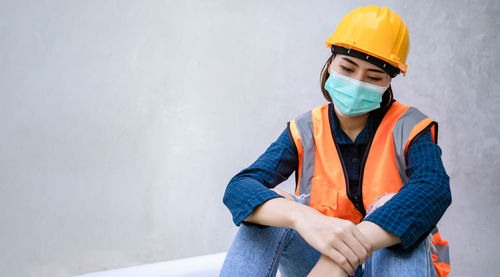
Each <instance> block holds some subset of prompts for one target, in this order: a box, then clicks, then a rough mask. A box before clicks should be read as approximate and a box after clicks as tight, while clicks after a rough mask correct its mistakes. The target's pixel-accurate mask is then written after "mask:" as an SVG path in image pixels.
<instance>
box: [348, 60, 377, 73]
mask: <svg viewBox="0 0 500 277" xmlns="http://www.w3.org/2000/svg"><path fill="white" fill-rule="evenodd" d="M342 59H343V60H345V61H347V62H349V63H351V64H353V65H354V66H356V67H359V65H358V64H357V63H355V62H354V61H353V60H351V59H349V58H346V57H342ZM366 71H374V72H379V73H385V71H383V70H380V69H375V68H369V69H367V70H366Z"/></svg>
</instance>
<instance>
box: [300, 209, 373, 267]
mask: <svg viewBox="0 0 500 277" xmlns="http://www.w3.org/2000/svg"><path fill="white" fill-rule="evenodd" d="M293 222H294V224H293V225H294V226H293V228H294V229H295V230H296V231H297V232H299V234H300V235H301V236H302V238H304V240H306V241H307V242H308V243H309V245H311V246H312V247H314V248H315V249H316V250H318V251H319V252H321V253H322V254H324V255H326V256H328V257H329V258H330V259H332V260H333V261H334V262H335V263H337V264H338V265H339V266H341V267H342V268H343V269H344V270H345V271H346V272H348V273H350V274H352V273H354V270H355V269H356V268H357V267H358V266H359V265H361V264H363V263H364V262H365V260H366V259H367V258H368V257H370V256H371V253H372V249H373V248H372V245H371V243H370V241H369V240H368V239H367V238H366V237H365V236H364V235H363V234H362V233H361V232H360V231H359V229H358V227H357V226H356V225H355V224H354V223H352V222H350V221H348V220H343V219H339V218H335V217H329V216H325V215H323V214H322V213H320V212H318V211H316V210H314V209H312V208H308V209H299V210H298V211H297V214H296V215H295V217H294V220H293Z"/></svg>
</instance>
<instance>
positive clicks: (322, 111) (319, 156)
mask: <svg viewBox="0 0 500 277" xmlns="http://www.w3.org/2000/svg"><path fill="white" fill-rule="evenodd" d="M332 108H333V105H332V104H330V105H323V106H320V107H317V108H315V109H313V110H312V111H310V112H308V113H305V114H303V115H301V116H299V117H297V118H295V119H294V120H292V121H290V122H289V132H290V135H291V137H292V138H293V141H294V144H295V147H296V149H297V153H298V157H299V159H298V160H299V164H298V169H297V176H296V179H297V186H296V191H295V194H296V195H302V194H305V195H307V196H308V197H306V199H305V203H306V204H308V205H310V206H311V207H312V208H314V209H316V210H317V211H319V212H321V213H323V214H324V215H327V216H332V217H337V218H342V219H346V220H349V221H351V222H353V223H359V222H360V221H361V220H362V219H363V216H364V215H363V214H362V212H364V211H367V210H369V208H370V206H371V205H372V204H373V203H374V202H375V201H376V199H377V198H378V197H380V196H383V195H384V194H386V193H397V192H398V191H399V189H400V188H401V187H402V186H403V184H404V183H406V182H407V181H408V176H407V175H406V158H405V156H406V150H407V148H408V146H409V145H410V144H411V143H412V142H413V141H414V140H415V139H417V138H418V137H419V136H420V135H421V134H422V133H424V131H427V130H429V129H430V131H431V133H432V137H433V140H434V142H437V123H436V122H434V121H433V120H432V119H430V118H428V117H427V116H425V115H424V114H423V113H421V112H420V111H419V110H418V109H416V108H414V107H410V106H406V105H403V104H401V103H399V102H397V101H395V102H393V103H392V105H391V107H390V108H389V109H388V111H387V113H386V114H385V116H384V118H383V119H382V121H381V123H380V125H379V126H378V128H377V131H376V132H375V135H374V136H373V138H372V140H371V141H370V143H369V145H368V147H367V154H365V158H364V160H363V162H362V166H361V173H360V180H359V184H360V186H361V188H362V200H363V207H364V211H362V212H361V211H359V210H357V209H356V208H355V207H354V205H353V203H352V202H351V200H349V198H348V196H347V195H348V190H349V183H348V182H349V181H348V177H347V173H346V170H345V166H344V164H343V161H342V155H341V154H340V151H339V147H338V145H337V143H336V141H335V139H334V135H333V130H332V118H331V114H332V113H333V111H331V109H332ZM438 235H439V233H438ZM435 265H436V263H435ZM448 266H449V262H448ZM436 269H437V270H438V272H439V269H438V268H437V267H436ZM448 272H449V271H448ZM441 273H442V272H441ZM442 274H444V273H442ZM446 275H447V273H446V274H444V275H439V276H440V277H441V276H446Z"/></svg>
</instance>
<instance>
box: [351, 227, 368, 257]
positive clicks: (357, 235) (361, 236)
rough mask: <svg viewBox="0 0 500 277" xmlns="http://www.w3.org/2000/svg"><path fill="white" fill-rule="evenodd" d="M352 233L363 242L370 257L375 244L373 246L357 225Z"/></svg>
mask: <svg viewBox="0 0 500 277" xmlns="http://www.w3.org/2000/svg"><path fill="white" fill-rule="evenodd" d="M352 234H353V235H354V237H355V238H356V239H357V240H358V242H360V243H361V245H362V246H363V248H364V249H365V250H366V252H368V254H367V258H369V257H370V256H371V255H372V252H373V246H372V244H371V242H370V240H369V239H368V238H367V237H366V236H365V235H364V234H363V233H361V231H360V230H359V228H358V227H357V226H354V229H353V231H352Z"/></svg>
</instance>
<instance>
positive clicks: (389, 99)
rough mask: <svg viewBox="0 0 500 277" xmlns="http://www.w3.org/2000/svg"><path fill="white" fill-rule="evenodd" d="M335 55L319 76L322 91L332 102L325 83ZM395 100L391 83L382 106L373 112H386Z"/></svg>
mask: <svg viewBox="0 0 500 277" xmlns="http://www.w3.org/2000/svg"><path fill="white" fill-rule="evenodd" d="M334 57H335V55H334V54H332V55H331V56H330V58H328V60H326V63H325V64H324V65H323V68H322V69H321V73H320V77H319V83H320V86H321V91H322V92H323V96H324V97H325V99H326V100H327V101H328V102H332V98H331V97H330V93H328V91H327V90H326V89H325V83H326V80H327V79H328V77H330V73H328V68H329V67H330V65H331V64H332V61H333V58H334ZM393 100H394V95H393V94H392V88H391V86H390V85H389V87H388V88H387V90H386V91H385V92H384V94H383V95H382V103H380V108H378V109H376V110H374V111H373V112H376V113H385V111H386V110H387V109H388V108H389V107H390V106H391V103H392V101H393Z"/></svg>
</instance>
